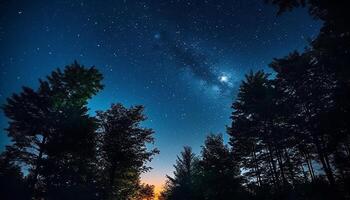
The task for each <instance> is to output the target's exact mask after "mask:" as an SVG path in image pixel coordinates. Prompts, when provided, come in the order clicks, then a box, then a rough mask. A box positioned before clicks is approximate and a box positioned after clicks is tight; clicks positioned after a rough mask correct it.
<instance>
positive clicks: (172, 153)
mask: <svg viewBox="0 0 350 200" xmlns="http://www.w3.org/2000/svg"><path fill="white" fill-rule="evenodd" d="M0 9H1V10H0V64H1V65H0V104H4V103H5V100H6V97H8V96H10V95H11V94H12V93H13V92H19V91H20V89H21V86H23V85H25V86H30V87H34V88H36V87H37V86H38V79H39V78H43V77H45V76H46V75H48V74H49V73H50V72H51V71H52V70H53V69H55V68H57V67H64V66H65V65H67V64H70V63H72V62H73V61H74V60H77V61H78V62H79V63H80V64H83V65H85V66H88V67H89V66H93V65H94V66H96V67H97V68H98V69H99V70H100V71H101V72H102V73H103V75H104V81H103V83H104V85H105V89H104V90H103V91H102V92H100V93H99V94H98V95H97V96H95V97H94V98H93V99H92V100H91V101H90V102H89V108H90V112H91V114H94V113H95V111H96V110H105V109H107V108H108V107H109V106H110V105H111V103H112V102H121V103H123V104H124V105H127V106H131V105H137V104H142V105H144V106H145V107H146V115H147V116H148V120H147V122H146V123H144V124H143V125H144V126H147V127H150V128H153V129H154V130H155V131H156V134H155V137H156V142H155V146H156V147H157V148H158V149H159V150H160V151H161V153H160V154H159V155H158V156H156V157H155V159H154V160H153V161H152V162H151V163H150V165H151V166H152V167H153V168H154V169H153V170H152V171H151V172H150V173H148V174H146V175H144V176H143V180H144V181H145V182H147V183H151V184H155V185H157V186H160V185H161V184H162V183H163V182H164V180H165V174H171V172H172V170H173V169H172V164H173V163H174V162H175V159H176V154H178V153H179V152H180V151H181V149H182V147H183V146H184V145H190V146H192V147H193V149H194V150H195V152H197V153H198V152H199V151H200V145H201V144H202V143H203V140H204V137H205V136H206V135H207V134H208V133H210V132H212V133H225V129H226V128H225V126H226V125H229V124H230V120H229V116H230V113H231V108H230V104H231V103H232V101H233V100H234V98H235V94H236V92H237V88H238V87H239V84H240V81H241V80H242V79H243V78H244V74H245V73H247V72H249V71H250V70H259V69H264V70H265V71H268V72H270V71H271V70H270V69H269V68H268V64H269V63H270V62H271V61H272V59H273V58H274V57H282V56H285V55H287V54H288V53H289V52H291V51H293V50H300V51H302V50H303V49H304V48H305V47H306V46H307V44H308V41H309V40H310V38H313V37H315V36H316V35H317V34H318V32H319V28H320V26H321V24H320V22H319V21H315V20H314V19H312V18H311V17H310V16H309V15H308V13H307V11H306V10H305V9H297V10H294V11H293V12H290V13H285V14H283V15H282V16H276V11H277V8H276V7H274V6H270V5H266V4H264V2H263V0H225V1H217V0H203V1H183V0H159V1H155V0H154V1H152V0H150V1H145V0H144V1H131V0H130V1H129V0H124V1H122V0H120V1H117V0H114V1H112V0H104V1H101V0H96V1H92V0H91V1H64V0H58V1H55V0H50V1H26V0H23V1H1V3H0ZM6 126H7V121H6V119H5V117H4V114H3V112H1V116H0V128H1V129H3V128H5V127H6ZM8 142H9V140H8V138H6V135H5V131H3V130H2V131H1V133H0V149H1V150H3V148H4V146H5V145H6V144H7V143H8Z"/></svg>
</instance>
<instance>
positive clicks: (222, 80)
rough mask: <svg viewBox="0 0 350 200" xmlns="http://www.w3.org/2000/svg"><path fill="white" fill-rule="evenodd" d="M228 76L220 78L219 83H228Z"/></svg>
mask: <svg viewBox="0 0 350 200" xmlns="http://www.w3.org/2000/svg"><path fill="white" fill-rule="evenodd" d="M228 79H229V78H228V76H226V75H221V76H219V81H220V82H221V83H227V82H228Z"/></svg>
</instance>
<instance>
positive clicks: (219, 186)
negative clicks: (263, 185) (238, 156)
mask: <svg viewBox="0 0 350 200" xmlns="http://www.w3.org/2000/svg"><path fill="white" fill-rule="evenodd" d="M201 158H202V159H201V160H200V161H199V167H200V171H201V172H200V175H201V176H200V179H199V181H200V183H196V184H197V185H200V189H199V191H198V192H200V193H201V195H202V199H208V200H214V199H218V200H225V199H235V198H242V196H241V195H242V191H243V190H242V188H241V182H240V170H239V168H238V165H237V164H236V162H235V159H234V157H233V155H232V154H231V152H230V149H229V148H228V146H227V145H225V144H224V141H223V138H222V135H214V134H211V135H208V136H207V138H206V140H205V142H204V146H203V147H202V156H201ZM197 181H198V180H197Z"/></svg>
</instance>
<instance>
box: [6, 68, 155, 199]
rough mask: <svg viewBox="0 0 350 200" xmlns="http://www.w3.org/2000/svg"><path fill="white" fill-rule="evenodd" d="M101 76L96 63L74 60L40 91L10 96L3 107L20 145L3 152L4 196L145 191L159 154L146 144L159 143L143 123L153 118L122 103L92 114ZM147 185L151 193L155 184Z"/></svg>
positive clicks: (59, 196)
mask: <svg viewBox="0 0 350 200" xmlns="http://www.w3.org/2000/svg"><path fill="white" fill-rule="evenodd" d="M101 81H102V74H100V73H99V72H98V71H97V70H96V69H95V68H94V67H91V68H85V67H83V66H81V65H79V64H78V63H77V62H74V63H73V64H72V65H69V66H66V67H65V69H64V71H63V72H62V71H61V70H59V69H57V70H55V71H54V72H52V74H51V75H50V76H48V77H47V79H46V80H40V85H39V88H38V89H37V90H33V89H31V88H28V87H23V91H22V92H21V93H20V94H14V95H13V96H12V97H10V98H8V99H7V103H6V104H5V105H4V106H3V110H4V112H5V115H6V116H7V118H8V119H9V127H8V129H7V133H8V136H9V138H11V140H12V143H11V144H10V145H8V146H7V147H6V150H5V152H4V153H3V155H1V167H0V174H1V186H2V187H1V189H4V190H3V191H2V192H1V194H2V197H4V198H5V199H7V198H10V199H49V200H55V199H57V200H59V199H84V200H87V199H130V198H131V197H137V195H139V194H140V195H141V193H139V190H141V189H144V187H141V186H142V185H141V184H140V182H139V176H140V174H141V173H142V172H145V171H146V170H147V168H146V167H145V162H146V161H149V160H150V159H151V157H152V156H153V155H154V154H155V153H157V150H152V151H148V150H147V148H146V144H147V143H152V142H153V137H152V135H153V131H152V130H151V129H144V128H140V127H139V123H140V122H142V121H143V120H145V119H146V118H145V116H144V115H143V114H142V110H143V107H141V106H137V107H134V108H131V109H126V108H124V107H123V106H122V105H120V104H117V105H113V106H112V108H111V110H108V111H106V112H99V113H98V117H97V118H96V117H91V116H89V115H88V108H87V101H88V100H89V99H90V98H91V97H92V96H93V95H95V94H96V93H97V92H98V91H100V90H101V89H102V88H103V85H102V84H101ZM22 171H24V172H26V174H27V175H26V176H25V177H24V176H23V174H22ZM112 172H113V173H112ZM111 174H112V175H113V176H115V179H112V180H113V181H111V180H110V176H108V175H111ZM115 174H117V175H115ZM6 183H8V184H6ZM110 183H111V184H110ZM117 183H118V184H117ZM110 188H113V191H118V192H116V193H114V192H113V193H112V192H111V189H110ZM146 189H147V191H148V193H147V195H149V193H150V192H149V190H150V189H151V187H147V188H146ZM15 190H19V191H21V192H14V191H15ZM129 190H130V191H129ZM120 191H123V192H120ZM125 191H127V192H125ZM121 193H122V194H121ZM16 195H17V196H18V197H17V196H16ZM143 195H144V194H143Z"/></svg>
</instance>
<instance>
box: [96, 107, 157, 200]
mask: <svg viewBox="0 0 350 200" xmlns="http://www.w3.org/2000/svg"><path fill="white" fill-rule="evenodd" d="M143 109H144V108H143V107H142V106H135V107H131V108H129V109H128V108H125V107H124V106H122V105H121V104H113V105H112V106H111V108H110V109H108V110H107V111H105V112H102V111H99V112H98V113H97V120H98V121H99V124H100V132H99V134H100V136H99V137H100V138H101V141H100V144H99V147H98V149H99V154H98V160H99V166H98V167H99V174H100V178H101V180H100V183H101V188H102V198H103V199H109V200H112V199H113V200H114V199H115V200H117V199H121V200H126V199H130V198H131V197H135V196H136V195H137V192H138V188H139V184H140V183H139V179H140V174H141V173H143V172H146V171H148V170H149V167H146V166H145V164H146V162H147V161H150V160H151V159H152V157H153V156H154V155H155V154H156V153H158V150H157V149H152V150H148V149H147V145H148V144H150V143H153V141H154V138H153V133H154V132H153V130H152V129H148V128H143V127H141V126H140V123H141V122H143V121H144V120H146V117H145V116H144V114H143Z"/></svg>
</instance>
